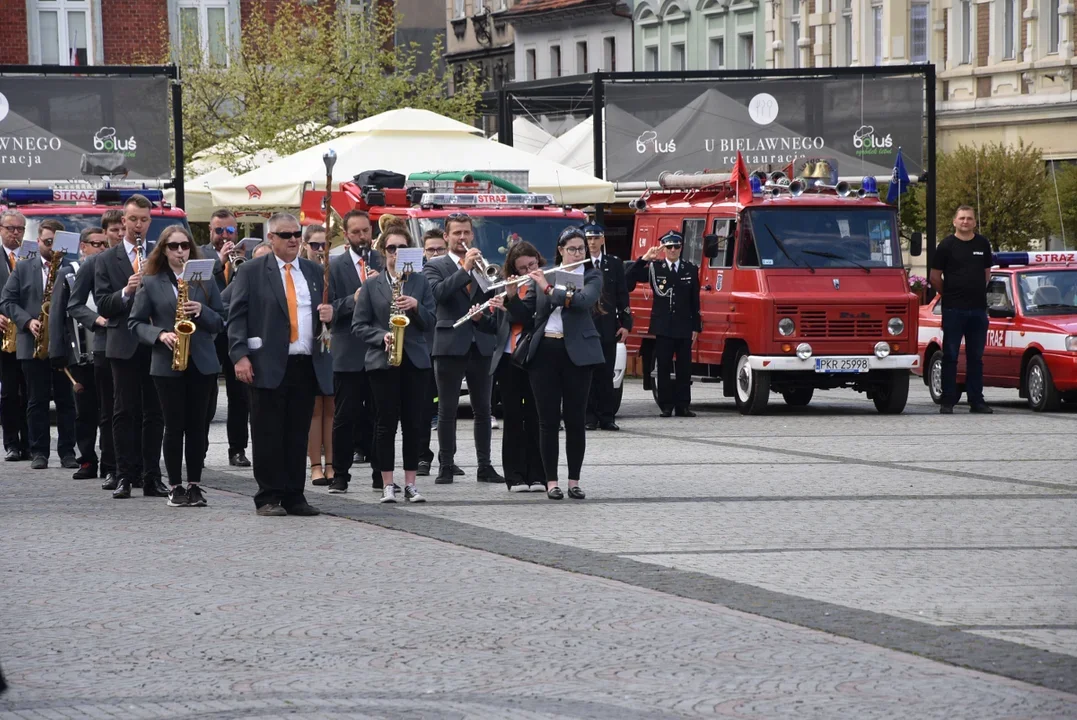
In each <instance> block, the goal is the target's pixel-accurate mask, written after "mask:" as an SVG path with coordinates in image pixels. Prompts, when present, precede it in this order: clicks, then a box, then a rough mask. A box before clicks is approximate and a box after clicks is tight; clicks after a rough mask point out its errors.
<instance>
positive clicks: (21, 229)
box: [0, 225, 26, 234]
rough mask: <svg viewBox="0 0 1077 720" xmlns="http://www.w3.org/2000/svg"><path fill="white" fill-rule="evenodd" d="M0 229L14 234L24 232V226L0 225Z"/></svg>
mask: <svg viewBox="0 0 1077 720" xmlns="http://www.w3.org/2000/svg"><path fill="white" fill-rule="evenodd" d="M0 227H2V228H4V229H5V230H10V231H11V232H13V233H16V234H18V233H23V232H26V226H25V225H0Z"/></svg>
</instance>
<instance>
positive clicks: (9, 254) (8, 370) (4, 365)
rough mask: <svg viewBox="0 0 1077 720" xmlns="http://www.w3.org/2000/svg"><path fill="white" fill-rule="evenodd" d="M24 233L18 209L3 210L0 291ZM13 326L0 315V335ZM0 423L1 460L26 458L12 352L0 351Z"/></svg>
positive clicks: (21, 390)
mask: <svg viewBox="0 0 1077 720" xmlns="http://www.w3.org/2000/svg"><path fill="white" fill-rule="evenodd" d="M25 233H26V217H25V216H23V214H22V213H20V212H19V211H18V210H4V211H3V212H2V213H0V243H2V245H3V248H2V249H3V256H2V257H0V260H3V262H0V288H3V286H4V285H5V284H7V279H8V278H9V277H11V274H12V273H14V272H15V263H16V262H17V261H18V253H19V248H20V247H21V246H22V238H23V235H24V234H25ZM12 323H14V320H13V319H9V318H8V317H7V316H6V315H3V314H0V332H4V331H6V330H7V327H8V325H10V324H12ZM0 424H2V425H3V430H4V451H5V453H6V454H5V456H4V459H5V460H7V461H14V462H18V461H21V460H29V459H30V432H29V430H28V429H27V427H26V380H25V379H24V378H23V376H22V363H21V362H19V358H18V357H16V354H15V349H14V348H12V350H11V352H0Z"/></svg>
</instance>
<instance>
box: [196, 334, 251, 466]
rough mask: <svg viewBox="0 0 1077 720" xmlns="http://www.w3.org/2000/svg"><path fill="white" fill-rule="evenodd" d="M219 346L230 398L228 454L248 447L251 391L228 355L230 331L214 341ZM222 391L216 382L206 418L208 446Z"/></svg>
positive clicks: (223, 373)
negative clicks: (242, 381) (210, 426)
mask: <svg viewBox="0 0 1077 720" xmlns="http://www.w3.org/2000/svg"><path fill="white" fill-rule="evenodd" d="M213 344H214V346H215V347H216V348H217V361H218V362H220V364H221V374H222V375H224V392H225V395H226V397H227V399H228V420H227V423H226V428H227V433H228V454H229V455H231V454H232V453H236V452H239V451H240V450H246V449H247V421H248V420H249V418H250V413H251V408H250V397H251V394H250V391H249V389H248V388H247V386H246V385H244V384H243V383H241V382H240V381H239V380H238V379H236V366H235V365H233V364H232V358H230V357H229V356H228V333H223V332H222V333H218V335H217V337H216V339H215V340H214V341H213ZM219 392H220V384H219V383H216V384H214V385H213V388H212V393H213V394H212V396H211V397H210V401H209V408H208V409H207V411H206V413H207V418H206V446H207V447H208V446H209V424H210V423H211V422H213V416H214V415H216V414H217V395H218V393H219Z"/></svg>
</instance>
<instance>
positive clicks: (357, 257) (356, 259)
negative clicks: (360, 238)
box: [348, 247, 363, 265]
mask: <svg viewBox="0 0 1077 720" xmlns="http://www.w3.org/2000/svg"><path fill="white" fill-rule="evenodd" d="M348 254H349V255H351V258H352V265H358V264H359V261H360V260H362V259H363V256H362V255H359V254H358V253H356V252H355V248H352V247H349V248H348Z"/></svg>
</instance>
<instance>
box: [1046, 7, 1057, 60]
mask: <svg viewBox="0 0 1077 720" xmlns="http://www.w3.org/2000/svg"><path fill="white" fill-rule="evenodd" d="M1058 6H1059V0H1050V1H1049V2H1048V3H1047V27H1048V31H1049V32H1050V36H1049V37H1048V38H1047V52H1048V53H1057V52H1058V40H1059V18H1058Z"/></svg>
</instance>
